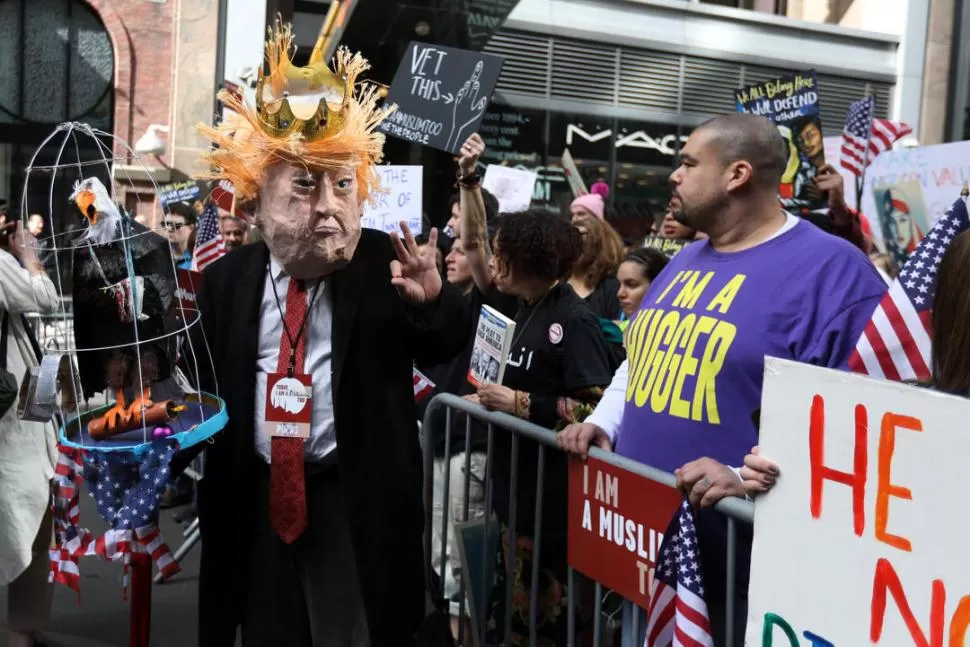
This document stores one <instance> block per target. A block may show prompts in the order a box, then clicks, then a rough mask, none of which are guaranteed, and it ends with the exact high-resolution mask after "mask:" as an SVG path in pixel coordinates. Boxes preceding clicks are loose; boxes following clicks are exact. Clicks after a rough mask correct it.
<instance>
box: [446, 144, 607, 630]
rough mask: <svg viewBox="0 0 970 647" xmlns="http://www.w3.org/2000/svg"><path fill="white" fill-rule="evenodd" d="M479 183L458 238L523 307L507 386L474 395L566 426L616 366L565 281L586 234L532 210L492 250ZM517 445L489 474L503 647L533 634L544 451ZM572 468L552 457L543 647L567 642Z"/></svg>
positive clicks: (477, 265)
mask: <svg viewBox="0 0 970 647" xmlns="http://www.w3.org/2000/svg"><path fill="white" fill-rule="evenodd" d="M470 154H473V151H471V150H469V151H467V152H466V150H465V149H462V155H470ZM476 185H477V181H476V180H475V178H465V179H464V180H463V181H462V186H463V189H462V206H461V212H462V222H461V236H462V241H463V244H464V248H465V254H466V259H467V261H468V263H469V265H470V266H471V267H472V268H473V273H472V274H473V276H474V277H475V281H476V283H479V285H478V287H479V289H481V290H482V291H483V292H488V291H489V290H491V289H497V290H498V291H500V292H502V293H505V294H511V295H515V296H516V297H518V298H519V304H520V305H519V310H518V314H517V315H516V317H515V324H516V325H515V331H514V334H513V340H512V346H511V348H512V350H511V353H510V357H509V358H508V363H507V365H506V368H505V375H504V378H503V380H502V384H486V385H483V386H482V387H481V388H480V389H479V390H478V393H477V394H475V395H473V396H470V399H474V400H477V401H478V402H479V403H480V404H482V405H483V406H485V407H487V408H489V409H492V410H495V411H502V412H505V413H508V414H512V415H515V416H517V417H519V418H522V419H524V420H529V421H531V422H533V423H535V424H537V425H540V426H543V427H546V428H549V429H560V428H562V427H563V426H565V425H566V424H569V423H570V422H574V421H580V420H582V419H584V418H585V417H586V415H588V414H589V412H590V411H592V408H593V407H594V406H595V404H596V403H597V402H598V401H599V398H600V396H601V395H602V393H603V389H604V388H605V387H606V386H607V385H608V384H609V383H610V380H611V378H612V375H613V371H614V370H615V368H616V366H615V363H616V362H615V361H614V359H613V358H612V357H611V354H610V352H609V350H608V349H607V344H606V341H605V339H604V337H603V333H602V332H601V330H600V326H599V322H598V321H597V318H596V315H595V314H594V313H593V312H592V311H591V310H590V308H589V306H588V305H587V304H586V303H585V302H584V301H583V300H582V299H581V298H580V297H579V296H577V295H576V293H575V292H574V291H573V289H572V288H571V287H570V286H569V285H568V283H567V282H566V280H565V279H566V278H567V277H568V276H569V274H570V272H571V269H572V267H573V266H574V264H575V262H576V260H577V258H579V256H580V255H581V253H582V246H583V242H582V237H581V235H580V233H579V231H578V230H577V229H576V228H575V227H573V226H572V225H571V224H570V223H568V222H567V221H565V220H564V219H562V218H560V217H559V216H557V215H555V214H550V213H548V212H544V211H539V210H535V211H525V212H522V213H516V214H508V215H503V217H502V220H501V223H500V224H499V226H498V228H497V231H496V232H495V235H494V237H493V238H492V240H491V243H492V246H491V253H489V242H490V241H489V240H488V239H487V238H486V233H485V232H486V231H487V228H486V227H487V225H486V222H485V211H484V206H483V204H482V201H481V198H480V197H479V196H480V193H479V191H478V188H477V186H476ZM480 283H486V284H485V285H482V284H480ZM513 442H514V437H513V435H512V434H511V433H508V432H505V431H501V430H496V432H495V434H494V438H493V452H492V454H491V456H492V464H491V473H492V475H493V479H494V480H493V482H492V487H493V494H494V496H493V503H494V511H495V514H496V515H497V516H498V519H499V522H500V524H501V527H502V536H503V541H502V544H501V550H500V556H499V565H498V567H497V571H496V572H497V573H498V574H499V576H500V581H499V583H498V585H497V586H496V589H495V595H493V600H492V602H493V606H492V614H493V615H492V622H493V623H494V624H493V629H494V631H495V632H496V636H495V638H496V639H497V640H499V643H504V644H523V642H524V641H527V640H528V636H529V607H530V597H529V596H530V592H531V581H532V555H533V550H534V549H535V548H536V547H535V541H534V538H533V528H534V524H535V516H536V515H535V511H536V508H535V502H536V492H537V489H536V488H537V487H538V486H539V483H538V480H537V473H538V470H537V461H538V456H539V445H538V444H537V443H536V442H534V441H531V440H528V439H525V438H519V439H518V440H517V442H518V462H517V464H516V465H513V464H512V462H511V455H512V445H513ZM566 466H567V462H566V457H565V455H564V454H562V453H560V452H556V451H547V452H546V453H545V467H544V473H543V480H542V483H541V486H542V488H543V492H542V500H543V511H542V545H541V547H540V548H541V556H540V564H539V568H540V570H539V573H540V575H539V577H540V581H539V583H538V591H539V598H538V600H537V601H536V605H537V632H538V642H537V644H538V645H559V644H564V643H565V637H566V616H567V612H568V611H567V610H568V597H567V594H568V591H567V589H566V552H565V546H566V491H567V470H566ZM513 473H514V474H515V477H516V479H517V491H516V492H515V493H514V494H515V498H514V503H515V509H516V515H515V529H516V533H515V535H516V536H515V543H514V545H515V554H514V556H511V557H510V555H509V554H508V546H509V535H508V530H509V514H508V513H509V504H510V503H511V502H512V501H513V498H512V495H513V492H511V491H510V483H511V479H512V476H513ZM510 558H511V559H512V560H513V564H514V567H515V568H514V569H513V572H514V581H513V582H512V583H511V585H512V589H513V596H512V605H513V608H512V633H513V635H512V636H508V637H503V636H501V633H502V632H503V630H504V617H505V611H504V604H505V584H506V582H505V573H506V564H508V561H509V559H510ZM499 643H494V644H499ZM490 644H492V643H490Z"/></svg>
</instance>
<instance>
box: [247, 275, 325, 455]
mask: <svg viewBox="0 0 970 647" xmlns="http://www.w3.org/2000/svg"><path fill="white" fill-rule="evenodd" d="M270 281H274V282H275V283H276V293H275V294H274V293H273V285H272V284H271V283H270ZM306 284H307V285H306V291H307V295H306V298H307V303H308V304H309V303H310V299H311V298H313V294H314V289H316V290H317V295H316V298H315V299H314V300H313V303H312V306H311V307H310V309H309V311H308V313H307V322H306V329H305V330H304V331H303V335H304V336H305V337H306V353H305V354H304V358H303V367H302V369H303V372H304V373H305V374H307V375H309V376H310V377H311V379H312V380H313V400H312V406H313V411H312V418H311V419H310V437H309V438H308V439H307V440H306V441H305V443H304V445H303V457H304V459H305V460H306V461H308V462H311V463H316V462H320V461H322V460H323V458H324V457H325V456H326V455H327V454H329V453H330V452H332V451H333V450H334V449H335V448H336V447H337V435H336V432H335V427H334V420H333V391H332V389H331V386H332V382H333V379H332V378H333V375H332V373H331V371H332V365H331V356H332V352H331V351H332V345H331V342H332V337H331V329H332V324H333V297H332V295H331V293H330V283H329V282H328V281H327V280H326V279H322V280H320V281H307V282H306ZM317 285H319V287H316V286H317ZM289 287H290V277H289V276H287V275H286V273H285V272H284V271H283V268H281V267H280V266H279V265H278V264H277V263H276V261H275V260H271V261H270V265H269V267H268V268H267V270H266V281H265V283H264V285H263V301H262V303H261V304H260V306H259V348H258V349H257V353H256V402H255V407H253V409H254V412H255V415H254V423H255V424H254V431H255V434H256V438H255V441H256V451H257V452H259V455H260V456H262V457H263V460H265V461H266V462H267V463H269V462H270V454H271V452H270V437H269V436H267V435H266V429H265V428H264V427H265V423H266V378H267V375H268V374H270V373H276V368H277V365H278V362H279V355H280V339H281V338H282V335H283V321H282V319H281V318H280V310H281V309H282V310H283V312H284V313H285V312H286V292H287V290H288V289H289ZM276 294H278V295H279V299H280V301H279V305H277V303H276V296H275V295H276ZM296 333H297V331H296V330H291V331H290V335H291V336H294V337H295V336H296Z"/></svg>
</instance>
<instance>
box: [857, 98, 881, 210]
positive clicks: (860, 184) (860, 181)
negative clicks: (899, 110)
mask: <svg viewBox="0 0 970 647" xmlns="http://www.w3.org/2000/svg"><path fill="white" fill-rule="evenodd" d="M866 99H868V100H869V101H870V103H871V109H870V110H869V126H868V128H866V147H865V150H864V151H863V152H862V173H860V174H859V175H858V176H856V181H855V210H856V211H857V212H859V213H862V189H864V188H865V186H866V168H867V167H868V166H869V141H870V140H871V139H872V123H873V121H874V120H875V118H876V102H875V100H874V99H873V98H872V95H871V94H870V95H867V96H866Z"/></svg>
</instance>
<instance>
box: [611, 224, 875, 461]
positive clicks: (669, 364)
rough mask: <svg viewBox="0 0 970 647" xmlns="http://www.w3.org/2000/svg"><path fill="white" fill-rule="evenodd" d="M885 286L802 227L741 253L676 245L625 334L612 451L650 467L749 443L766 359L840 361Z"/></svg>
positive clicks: (844, 248)
mask: <svg viewBox="0 0 970 647" xmlns="http://www.w3.org/2000/svg"><path fill="white" fill-rule="evenodd" d="M885 292H886V284H885V282H884V281H883V280H882V279H881V278H880V276H879V274H878V272H877V271H876V269H875V268H874V267H873V265H872V263H871V262H870V261H869V259H868V258H866V257H865V255H864V254H862V252H860V251H859V250H858V249H856V248H855V247H853V246H852V245H850V244H849V243H847V242H846V241H844V240H842V239H839V238H836V237H834V236H831V235H829V234H827V233H825V232H823V231H822V230H820V229H818V228H817V227H815V226H813V225H812V224H810V223H807V222H799V223H797V224H796V225H795V226H794V227H793V228H791V229H789V230H788V231H786V232H785V233H783V234H781V235H780V236H777V237H776V238H773V239H771V240H769V241H767V242H765V243H762V244H761V245H758V246H757V247H754V248H752V249H747V250H744V251H741V252H732V253H723V252H717V251H715V250H714V248H713V247H711V245H710V243H709V242H697V243H695V244H693V245H688V246H687V247H685V248H684V249H683V250H682V251H681V252H680V253H679V254H677V255H676V256H675V257H674V258H673V259H672V260H671V261H670V263H669V264H668V265H667V267H666V268H665V269H664V271H663V272H661V274H660V276H658V277H657V278H656V280H655V281H654V282H653V284H651V286H650V288H649V289H648V290H647V293H646V295H644V299H643V303H642V304H641V306H640V311H639V312H638V313H637V314H636V315H635V318H634V319H633V320H632V321H631V322H630V324H629V327H628V329H627V346H628V348H627V351H628V352H627V356H628V360H629V371H630V378H629V382H628V384H627V391H626V408H625V410H624V412H623V423H622V425H621V427H620V432H619V439H618V441H617V446H616V451H617V452H618V453H619V454H621V455H623V456H627V457H629V458H632V459H634V460H637V461H639V462H642V463H646V464H648V465H652V466H654V467H657V468H659V469H662V470H667V471H673V470H674V469H676V468H679V467H681V466H682V465H684V464H685V463H687V462H690V461H692V460H696V459H698V458H701V457H702V456H710V457H711V458H714V459H717V460H718V461H720V462H722V463H724V464H726V465H741V464H742V461H743V459H744V456H745V454H747V453H748V451H749V450H750V449H751V448H752V447H753V446H754V445H756V444H758V433H757V428H756V427H755V423H754V420H753V418H752V416H753V414H754V413H755V411H757V410H758V409H759V408H760V407H761V385H762V379H763V375H762V374H763V372H764V358H765V356H766V355H770V356H773V357H781V358H785V359H792V360H796V361H799V362H805V363H808V364H815V365H817V366H828V367H831V368H843V367H845V365H846V363H847V362H848V359H849V356H850V355H851V354H852V351H853V350H854V348H855V344H856V342H857V341H858V339H859V336H860V335H861V334H862V330H863V328H864V327H865V325H866V323H867V322H868V320H869V318H870V317H871V316H872V313H873V311H874V310H875V307H876V305H877V304H878V303H879V300H880V299H881V298H882V295H883V294H884V293H885Z"/></svg>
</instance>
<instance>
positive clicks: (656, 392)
mask: <svg viewBox="0 0 970 647" xmlns="http://www.w3.org/2000/svg"><path fill="white" fill-rule="evenodd" d="M786 159H787V158H786V150H785V144H784V142H783V140H782V138H781V136H780V135H779V134H778V130H777V129H776V128H775V126H774V125H773V124H772V123H771V122H769V121H768V120H767V119H764V118H763V117H758V116H755V115H748V114H734V115H727V116H724V117H718V118H716V119H713V120H711V121H708V122H707V123H705V124H703V125H702V126H701V127H699V128H698V129H697V130H695V131H694V132H693V133H692V134H691V136H690V139H689V140H688V141H687V143H686V144H685V145H684V147H683V149H682V150H681V160H680V166H678V167H677V169H676V170H675V171H674V172H673V173H672V174H671V176H670V184H671V187H672V190H673V197H672V199H671V203H670V206H671V209H672V210H673V215H674V217H675V218H676V219H677V220H678V221H680V222H681V223H683V224H684V225H686V226H688V227H690V228H692V229H696V230H697V231H699V232H702V233H704V234H705V235H706V236H707V240H706V241H698V242H695V243H693V244H692V245H688V246H687V247H685V248H684V249H683V250H681V252H680V253H679V254H677V255H676V256H675V257H674V258H673V259H672V260H671V261H670V263H669V264H668V265H667V267H666V268H665V269H664V271H663V272H662V273H661V274H660V276H658V277H657V278H656V279H655V280H654V281H653V283H652V284H651V285H650V288H649V289H648V291H647V293H646V296H645V297H644V300H643V304H642V306H641V310H640V312H638V313H637V315H636V316H635V317H634V318H633V319H632V321H631V322H630V324H629V327H628V329H627V344H628V361H627V362H626V363H624V364H623V365H622V366H621V367H620V369H619V371H618V372H617V374H616V375H615V376H614V379H613V382H612V384H611V385H610V387H609V389H608V390H607V393H606V394H605V395H604V397H603V399H602V400H601V402H600V404H599V406H598V407H597V408H596V410H595V411H594V413H593V414H592V415H591V416H590V417H589V418H588V419H587V421H586V423H584V424H581V425H571V426H570V427H567V428H566V429H565V430H564V431H563V432H562V433H560V436H559V440H560V444H561V445H562V446H563V447H564V448H565V449H567V450H569V451H573V452H576V453H580V454H582V453H584V452H585V451H586V450H587V448H588V446H589V444H591V443H592V444H595V445H597V446H599V447H601V448H603V449H607V450H610V449H612V448H613V445H614V442H615V444H616V447H615V451H616V452H617V453H618V454H622V455H623V456H626V457H629V458H633V459H635V460H637V461H639V462H641V463H646V464H648V465H651V466H653V467H657V468H660V469H662V470H665V471H668V472H676V473H677V477H678V484H679V485H680V487H681V488H682V489H683V490H684V491H685V492H686V493H688V495H689V497H690V499H691V501H692V503H694V505H695V506H696V507H698V508H708V507H709V506H711V505H713V504H714V503H716V502H717V501H719V500H720V499H722V498H724V497H726V496H738V497H743V496H745V494H746V486H747V487H748V488H749V489H748V491H749V492H758V491H766V490H767V488H769V487H770V486H771V485H772V484H773V483H774V479H775V477H776V475H777V473H778V467H777V466H775V465H773V464H771V463H770V462H769V461H767V460H766V459H765V458H762V457H757V456H753V457H751V458H750V459H749V462H750V463H751V465H753V468H751V467H749V468H745V469H740V470H739V469H731V467H729V466H740V465H742V464H744V461H745V458H746V456H747V455H748V454H749V452H751V450H752V447H753V446H755V445H757V443H758V428H757V422H756V420H757V412H758V410H759V408H760V403H761V387H762V374H763V372H764V357H765V356H766V355H771V356H773V357H781V358H786V359H791V360H796V361H800V362H806V363H810V364H815V365H819V366H828V367H832V368H843V367H845V366H846V365H847V362H848V359H849V356H850V355H851V353H852V351H853V349H854V347H855V343H856V341H857V340H858V339H859V336H860V335H861V334H862V330H863V328H864V326H865V325H866V322H867V321H868V320H869V317H870V316H871V315H872V312H873V310H874V309H875V307H876V305H877V304H878V302H879V300H880V298H881V297H882V295H883V294H884V293H885V291H886V284H885V282H883V281H882V279H881V278H880V277H879V274H878V273H877V272H876V270H875V268H874V267H873V266H872V263H870V262H869V260H868V259H867V258H866V257H865V255H863V254H862V253H861V252H860V251H859V250H858V249H856V248H855V247H853V246H852V245H850V244H849V243H847V242H846V241H844V240H842V239H839V238H836V237H834V236H831V235H829V234H827V233H825V232H823V231H821V230H820V229H819V228H818V227H815V226H814V225H812V224H810V223H807V222H804V221H801V220H799V219H798V218H797V217H795V216H793V215H790V214H787V213H785V212H784V211H782V209H781V207H780V205H779V203H778V195H777V191H778V184H779V181H780V179H781V174H782V172H783V170H784V168H785V163H786ZM781 467H782V468H783V467H784V466H781ZM697 525H698V535H699V539H700V547H701V552H702V554H703V556H704V561H703V566H704V580H705V581H704V584H705V592H706V594H707V603H708V605H709V610H710V614H711V623H712V628H713V630H714V637H715V644H723V643H722V642H721V641H723V640H724V638H725V629H724V627H725V604H724V595H725V588H726V571H725V567H726V561H725V548H726V545H727V543H726V523H725V521H724V518H723V517H721V516H720V515H718V514H717V513H712V512H710V511H708V510H701V511H700V512H699V513H698V515H697ZM750 542H751V528H750V527H745V526H744V524H741V525H739V526H738V554H737V558H738V562H737V577H736V580H735V582H734V589H735V592H736V595H737V598H736V601H737V606H736V607H735V611H736V613H735V623H734V628H735V637H734V644H735V645H742V644H744V627H745V623H746V621H745V617H746V614H747V590H748V585H747V582H748V570H749V564H750V548H751V543H750ZM632 613H633V609H632V607H631V608H628V609H627V610H626V612H625V615H624V617H625V619H626V621H625V623H624V645H642V644H643V630H644V628H645V622H644V621H643V618H642V617H641V619H640V622H639V623H638V626H639V628H640V635H639V636H632V635H631V633H632V631H631V630H632V624H633V623H632ZM641 613H642V612H641Z"/></svg>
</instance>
